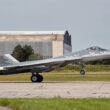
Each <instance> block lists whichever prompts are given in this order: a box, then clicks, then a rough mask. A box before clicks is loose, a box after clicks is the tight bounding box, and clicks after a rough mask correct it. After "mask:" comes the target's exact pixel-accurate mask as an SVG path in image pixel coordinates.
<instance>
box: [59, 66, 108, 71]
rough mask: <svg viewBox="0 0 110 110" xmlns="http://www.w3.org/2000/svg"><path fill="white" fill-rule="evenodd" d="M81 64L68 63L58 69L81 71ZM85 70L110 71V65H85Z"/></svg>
mask: <svg viewBox="0 0 110 110" xmlns="http://www.w3.org/2000/svg"><path fill="white" fill-rule="evenodd" d="M80 70H81V66H78V65H75V66H73V65H67V66H65V67H63V68H61V69H58V70H57V72H67V71H72V72H75V71H80ZM85 70H86V71H87V72H100V71H101V72H108V71H110V65H85Z"/></svg>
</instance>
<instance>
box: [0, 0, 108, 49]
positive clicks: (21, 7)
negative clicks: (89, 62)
mask: <svg viewBox="0 0 110 110" xmlns="http://www.w3.org/2000/svg"><path fill="white" fill-rule="evenodd" d="M12 30H18V31H24V30H25V31H26V30H27V31H28V30H29V31H39V30H41V31H43V30H68V31H69V32H70V34H71V35H72V47H73V51H77V50H80V49H84V48H87V47H90V46H94V45H95V46H101V47H104V48H110V0H0V31H12Z"/></svg>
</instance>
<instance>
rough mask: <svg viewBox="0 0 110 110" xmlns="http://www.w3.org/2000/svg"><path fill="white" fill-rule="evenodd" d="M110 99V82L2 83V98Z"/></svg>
mask: <svg viewBox="0 0 110 110" xmlns="http://www.w3.org/2000/svg"><path fill="white" fill-rule="evenodd" d="M58 96H60V97H64V98H87V97H96V98H98V97H110V82H43V83H31V82H0V98H36V97H46V98H50V97H58Z"/></svg>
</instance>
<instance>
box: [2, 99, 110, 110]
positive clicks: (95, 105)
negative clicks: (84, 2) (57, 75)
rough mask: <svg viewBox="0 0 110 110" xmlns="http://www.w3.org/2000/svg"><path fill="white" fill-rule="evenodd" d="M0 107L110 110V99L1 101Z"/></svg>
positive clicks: (47, 109) (38, 109) (36, 109)
mask: <svg viewBox="0 0 110 110" xmlns="http://www.w3.org/2000/svg"><path fill="white" fill-rule="evenodd" d="M0 105H2V106H7V107H9V108H11V109H12V110H110V99H109V98H108V99H107V98H99V99H96V98H86V99H63V98H52V99H45V98H38V99H0Z"/></svg>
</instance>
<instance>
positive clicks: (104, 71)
mask: <svg viewBox="0 0 110 110" xmlns="http://www.w3.org/2000/svg"><path fill="white" fill-rule="evenodd" d="M85 69H86V75H85V76H82V75H80V70H81V67H80V66H71V65H68V66H65V67H64V68H61V69H59V70H57V71H53V72H49V73H42V75H43V76H44V81H110V65H86V66H85ZM30 77H31V74H29V73H28V74H27V73H25V74H15V75H7V76H4V75H3V76H0V81H30Z"/></svg>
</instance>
